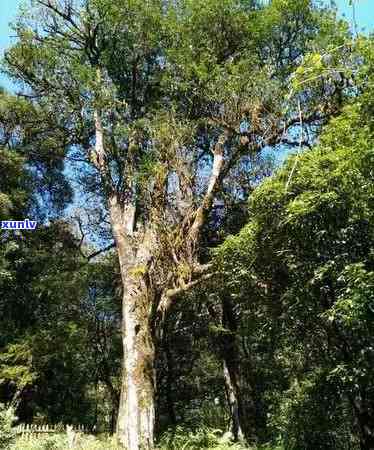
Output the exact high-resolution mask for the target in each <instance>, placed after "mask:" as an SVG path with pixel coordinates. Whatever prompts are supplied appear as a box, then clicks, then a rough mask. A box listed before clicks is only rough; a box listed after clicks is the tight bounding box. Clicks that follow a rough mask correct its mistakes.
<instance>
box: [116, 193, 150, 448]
mask: <svg viewBox="0 0 374 450" xmlns="http://www.w3.org/2000/svg"><path fill="white" fill-rule="evenodd" d="M109 209H110V216H111V222H112V230H113V235H114V238H115V241H116V247H117V252H118V257H119V263H120V269H121V277H122V285H123V298H122V343H123V367H122V380H121V398H120V403H119V411H118V419H117V440H118V444H119V446H120V447H121V448H124V449H126V450H152V449H153V448H154V422H155V370H154V362H155V346H154V339H153V333H152V328H151V311H152V307H153V298H152V295H151V289H150V288H149V286H148V284H147V270H148V266H149V263H150V260H151V257H152V252H151V246H152V244H151V237H150V236H151V235H150V234H149V233H148V234H147V233H146V232H144V233H137V234H136V235H134V232H133V229H134V220H135V209H134V208H131V207H127V208H126V207H123V206H122V205H121V204H120V203H119V202H118V199H117V198H116V197H113V198H111V199H110V202H109Z"/></svg>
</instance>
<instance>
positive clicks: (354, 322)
mask: <svg viewBox="0 0 374 450" xmlns="http://www.w3.org/2000/svg"><path fill="white" fill-rule="evenodd" d="M366 98H367V97H366V95H364V96H363V97H361V98H360V100H358V101H356V102H355V103H353V104H351V105H349V106H347V107H346V108H345V109H344V112H343V113H342V115H341V116H340V117H339V118H337V119H334V120H332V121H331V122H330V124H329V126H328V127H327V128H326V130H325V132H324V134H323V135H322V137H321V142H320V143H319V145H318V146H317V147H316V148H314V149H313V150H310V151H307V152H305V153H304V154H303V155H301V156H299V158H297V157H295V156H294V157H292V158H289V159H288V161H287V163H286V164H285V166H284V168H282V169H281V170H279V171H278V172H277V173H276V175H274V176H273V177H271V178H270V179H269V180H267V181H266V182H264V183H263V184H262V185H261V187H259V188H258V189H257V190H256V191H255V193H254V195H253V196H252V197H251V200H250V206H249V214H250V218H251V219H250V222H249V224H248V225H246V227H245V228H244V229H243V230H242V231H241V233H240V234H239V235H238V236H236V237H233V238H230V239H228V240H227V241H226V242H225V243H224V244H223V246H222V247H221V248H220V250H219V253H218V254H219V260H220V261H222V263H223V265H224V267H225V272H224V277H225V278H223V279H222V281H223V282H224V284H225V286H226V285H227V289H229V290H230V292H231V295H232V298H233V299H235V300H234V301H235V302H238V303H239V305H242V302H245V303H244V305H245V306H244V307H243V306H241V308H243V310H242V317H243V321H242V327H243V328H242V329H241V330H240V335H241V336H243V339H244V340H245V341H246V344H245V345H247V346H250V348H251V354H250V358H251V360H252V361H253V362H254V363H253V365H254V370H255V373H256V372H257V373H256V375H257V376H261V378H262V380H263V382H264V381H265V382H266V377H265V378H264V377H263V375H264V372H263V370H266V372H265V373H267V374H268V375H270V380H271V384H270V385H267V386H266V385H265V387H260V388H259V393H260V395H261V396H262V398H266V399H267V400H268V401H267V402H266V403H267V409H268V411H269V416H270V421H268V426H269V425H270V426H271V424H273V425H275V426H276V427H277V429H278V431H279V432H280V433H281V434H283V436H284V438H285V442H286V445H287V446H288V447H289V448H352V446H354V440H355V439H358V440H359V441H360V448H364V449H369V448H371V447H372V445H373V444H372V436H373V433H372V431H371V425H370V423H371V422H372V418H371V414H372V406H371V405H370V402H371V400H370V399H371V398H372V384H371V382H370V381H369V380H370V379H371V378H372V373H371V371H372V367H373V352H372V343H373V341H372V332H373V330H372V324H373V310H372V309H373V296H372V291H373V260H372V243H373V215H372V214H373V208H372V200H373V174H372V169H371V167H372V164H373V156H374V155H373V141H372V139H373V134H372V133H373V130H372V123H371V122H372V121H371V117H369V116H367V115H366V110H367V107H368V105H366V104H365V103H366V102H365V99H366ZM361 101H362V103H361ZM291 172H292V176H291V177H290V175H291ZM223 295H224V294H223ZM238 339H240V338H239V337H238ZM248 343H249V344H248ZM264 363H265V364H267V367H264ZM275 374H276V377H277V378H278V381H277V382H275V381H274V378H273V377H274V375H275ZM244 376H248V374H245V375H244ZM270 399H271V400H270ZM269 400H270V402H269Z"/></svg>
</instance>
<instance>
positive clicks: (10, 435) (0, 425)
mask: <svg viewBox="0 0 374 450" xmlns="http://www.w3.org/2000/svg"><path fill="white" fill-rule="evenodd" d="M15 419H16V417H15V415H14V410H13V408H7V407H5V406H4V405H2V404H0V448H1V449H8V448H9V447H10V445H11V444H12V442H13V441H14V439H15V437H16V435H15V432H14V430H13V428H12V425H13V422H14V420H15Z"/></svg>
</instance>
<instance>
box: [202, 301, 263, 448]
mask: <svg viewBox="0 0 374 450" xmlns="http://www.w3.org/2000/svg"><path fill="white" fill-rule="evenodd" d="M221 308H222V309H221V311H220V315H221V317H220V321H221V324H222V326H223V328H224V330H225V331H224V332H223V333H222V334H220V335H219V336H218V337H217V340H216V345H217V347H218V351H219V356H220V357H221V359H222V362H223V375H224V381H225V387H226V394H227V399H228V403H229V407H230V415H231V425H232V426H231V432H232V434H233V437H234V440H235V441H244V440H247V441H248V442H250V443H254V442H255V441H256V420H255V419H256V418H255V414H256V412H255V406H254V400H253V393H252V392H246V394H247V395H246V398H245V400H244V398H243V392H242V388H241V383H240V380H241V374H240V365H239V358H240V351H239V346H238V343H237V332H238V330H237V328H238V326H237V319H236V317H235V313H234V311H233V305H232V302H231V299H230V298H229V296H227V297H225V298H222V303H221ZM210 313H211V315H213V316H214V315H215V316H216V317H215V319H216V320H217V314H216V313H215V312H214V311H212V309H211V310H210ZM248 388H249V386H248ZM247 391H248V389H247Z"/></svg>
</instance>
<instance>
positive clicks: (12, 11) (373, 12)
mask: <svg viewBox="0 0 374 450" xmlns="http://www.w3.org/2000/svg"><path fill="white" fill-rule="evenodd" d="M326 1H328V0H326ZM24 2H25V0H0V55H2V53H3V51H4V49H5V48H6V47H8V46H9V44H10V43H11V40H12V39H11V33H12V32H11V30H10V27H9V22H11V21H12V20H13V19H14V17H15V15H16V13H17V9H18V7H19V6H20V5H21V4H22V3H24ZM335 3H336V4H337V6H338V8H339V11H340V13H341V14H344V15H345V17H346V18H347V19H348V20H351V18H352V8H351V7H350V6H349V0H336V1H335ZM355 4H356V16H357V23H358V26H359V28H360V29H362V28H363V29H365V31H374V0H355ZM0 84H1V85H3V86H5V87H7V88H10V87H11V86H10V84H9V82H8V81H7V80H6V79H5V78H4V77H3V76H1V75H0Z"/></svg>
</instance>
